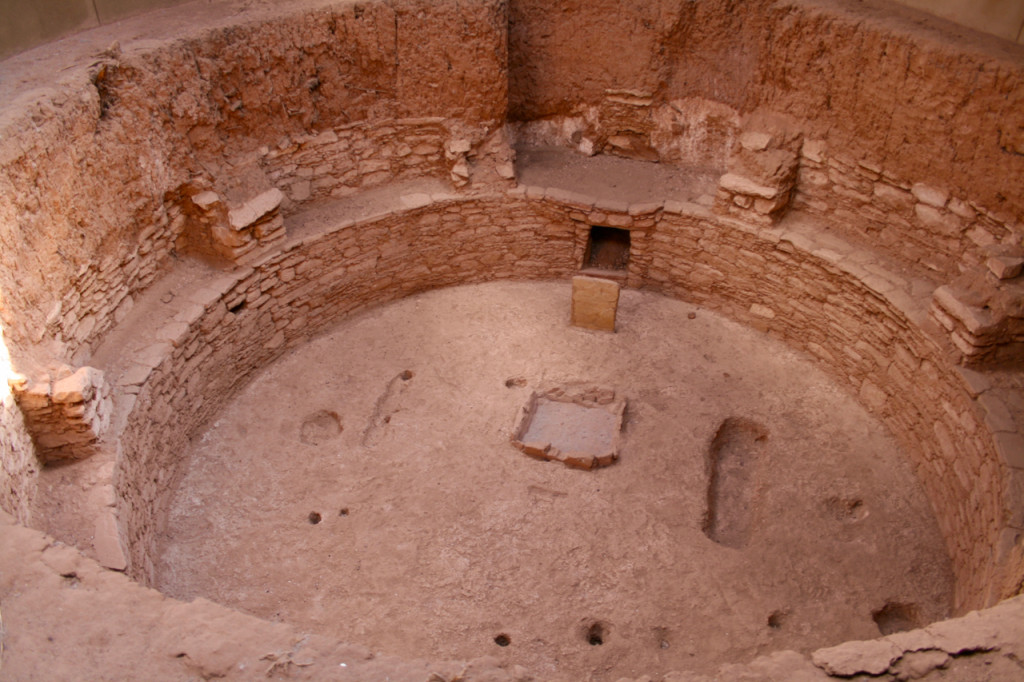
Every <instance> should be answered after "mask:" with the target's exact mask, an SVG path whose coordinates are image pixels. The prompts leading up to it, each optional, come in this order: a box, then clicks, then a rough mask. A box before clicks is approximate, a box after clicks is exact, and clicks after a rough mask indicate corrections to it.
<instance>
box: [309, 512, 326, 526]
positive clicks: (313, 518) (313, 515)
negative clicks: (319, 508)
mask: <svg viewBox="0 0 1024 682" xmlns="http://www.w3.org/2000/svg"><path fill="white" fill-rule="evenodd" d="M306 518H308V519H309V522H310V523H311V524H313V525H314V526H315V525H316V524H318V523H320V519H321V518H323V517H321V516H320V512H315V511H313V512H309V516H308V517H306Z"/></svg>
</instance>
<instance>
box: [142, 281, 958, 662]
mask: <svg viewBox="0 0 1024 682" xmlns="http://www.w3.org/2000/svg"><path fill="white" fill-rule="evenodd" d="M568 294H569V291H568V285H567V284H566V283H564V282H550V283H497V282H495V283H489V284H482V285H471V286H464V287H457V288H450V289H444V290H440V291H435V292H431V293H429V294H421V295H417V296H414V297H410V298H408V299H405V300H403V301H400V302H396V303H392V304H389V305H386V306H381V307H379V308H375V309H373V310H372V311H367V312H364V313H361V314H359V315H356V316H353V317H352V318H350V319H349V320H347V321H345V322H343V323H342V324H341V325H339V326H338V327H336V328H334V329H332V330H330V331H329V332H327V333H326V334H325V335H323V336H321V337H318V338H317V339H315V340H313V341H311V342H310V343H308V344H306V345H304V346H301V347H299V348H296V349H295V350H293V351H291V352H290V353H288V354H287V355H285V356H283V357H282V358H280V359H279V360H277V361H276V362H275V363H274V364H272V365H271V366H270V367H268V368H267V369H266V370H264V371H263V372H260V373H259V375H258V376H257V377H256V378H254V379H253V381H252V383H250V384H249V385H248V386H247V387H246V388H245V389H244V390H243V391H241V392H240V393H239V395H238V396H236V397H235V398H234V399H232V401H231V402H230V403H229V404H227V405H225V407H224V410H223V411H222V412H221V413H220V414H218V416H217V419H216V421H215V422H214V423H213V424H212V425H211V426H210V427H209V428H208V429H207V430H205V431H204V432H203V434H202V436H201V438H198V439H197V440H196V443H195V445H194V446H193V447H192V448H191V450H190V451H189V452H188V454H187V455H186V461H187V473H185V475H184V476H183V477H182V479H181V481H180V482H179V483H178V486H177V489H176V490H175V491H174V494H173V498H172V499H171V501H170V503H169V505H168V511H167V514H168V515H169V518H168V520H167V521H166V523H165V524H164V532H163V533H162V534H161V539H160V541H159V543H158V545H157V548H156V555H157V562H156V563H157V566H156V579H155V584H156V586H157V587H158V588H159V589H160V590H161V591H163V592H165V593H166V594H169V595H172V596H175V597H178V598H181V599H185V600H188V599H192V598H195V597H197V596H202V597H205V598H208V599H211V600H213V601H216V602H218V603H222V604H226V605H229V606H231V607H233V608H238V609H240V610H242V611H245V612H247V613H252V614H254V615H257V616H259V617H261V618H266V619H268V620H282V621H286V622H289V623H294V624H296V625H298V626H300V627H302V628H304V629H309V630H311V631H315V632H319V633H322V634H329V635H330V636H332V637H337V638H338V639H341V640H345V641H359V642H361V643H363V644H365V645H367V646H369V647H371V648H372V649H373V650H374V651H380V652H382V653H386V654H392V655H402V656H408V657H416V658H419V657H422V658H429V659H446V658H455V659H468V658H472V657H473V656H478V655H480V654H481V653H485V652H486V653H490V654H492V655H495V656H499V657H500V660H502V662H503V663H505V664H507V665H511V664H519V665H523V666H525V667H526V668H527V669H529V670H531V671H533V672H534V674H537V675H541V676H543V677H553V676H555V675H561V676H563V677H566V678H570V679H591V678H593V679H611V680H617V679H620V678H622V677H623V676H627V675H637V674H640V673H648V674H664V673H667V672H669V671H671V670H682V669H693V670H707V671H710V670H714V669H715V668H717V667H718V666H719V665H721V664H722V663H726V662H729V661H744V660H749V659H751V658H753V657H754V655H755V654H756V653H758V652H765V651H770V650H778V649H797V650H802V651H807V652H809V651H812V650H814V649H816V648H819V647H822V646H829V645H833V644H836V643H839V642H842V641H845V640H847V639H870V638H872V637H876V636H878V634H879V633H880V632H881V633H883V634H889V633H891V632H894V631H897V630H900V629H910V628H913V627H916V626H918V625H923V624H924V623H926V622H931V621H934V620H938V619H939V618H941V617H944V616H945V615H946V613H947V610H948V608H949V605H950V597H951V589H950V588H951V586H952V575H951V572H950V571H949V564H948V558H947V557H946V556H945V552H944V543H943V541H942V538H941V535H940V533H939V530H938V527H937V525H936V524H935V522H934V519H933V518H932V515H931V510H930V507H929V505H928V502H927V499H926V497H925V495H924V491H923V489H922V488H921V486H920V484H919V483H917V481H916V480H915V479H914V475H913V472H912V470H911V468H910V466H909V462H908V461H907V460H906V459H905V457H904V456H903V454H902V453H900V452H899V449H898V447H897V446H896V444H895V442H894V441H893V440H892V438H891V437H890V436H889V435H888V434H887V433H886V432H885V429H884V427H882V426H881V424H880V423H879V422H878V421H877V420H875V419H872V418H871V417H869V416H868V414H867V413H866V411H865V410H864V409H863V408H861V407H859V406H857V404H856V403H855V402H854V400H853V399H852V397H851V396H849V395H847V394H845V393H844V392H843V391H841V390H839V389H837V388H836V387H835V386H834V384H833V383H832V382H831V381H829V380H828V379H827V378H826V376H824V375H823V374H822V373H821V372H820V370H816V369H815V368H814V367H813V364H812V363H811V362H810V361H809V359H808V358H805V357H800V355H799V354H797V353H794V352H792V351H791V350H789V349H787V348H786V347H785V346H784V345H783V344H782V343H780V342H778V341H770V340H768V339H766V338H765V337H764V335H762V334H760V333H758V332H755V331H753V330H750V329H746V328H744V327H741V326H739V325H737V324H735V323H730V322H728V321H726V320H724V319H723V318H721V317H719V316H718V315H716V314H714V313H712V312H709V311H707V310H704V309H699V310H698V309H697V308H696V307H695V306H692V305H688V304H685V303H681V302H678V301H673V300H671V299H666V298H663V297H661V296H657V295H655V294H651V293H640V292H637V291H633V290H627V291H626V292H624V294H623V296H622V299H621V301H620V308H619V315H618V331H617V332H616V333H615V334H609V333H600V332H589V331H585V330H582V329H579V328H575V327H571V326H569V325H568V324H567V308H568V304H569V301H568ZM573 386H597V387H605V389H606V390H614V392H615V395H616V396H617V397H619V398H622V399H625V400H626V403H627V404H626V420H625V427H624V430H623V433H622V438H621V441H620V442H619V448H618V450H619V461H618V462H617V463H615V464H614V465H611V466H609V467H608V468H606V469H600V470H596V471H583V470H579V469H571V468H567V467H564V466H562V465H561V464H557V463H549V462H544V461H542V460H538V459H531V458H528V457H525V456H523V454H522V453H520V452H519V451H518V450H516V449H515V448H513V447H512V445H511V444H510V440H511V438H512V435H513V425H514V422H515V416H516V414H517V413H518V412H520V410H522V408H523V407H524V405H526V403H527V402H528V401H529V400H530V396H531V394H533V393H534V392H535V391H540V390H544V389H549V388H551V387H556V388H559V387H564V388H569V389H570V390H571V388H572V387H573ZM339 614H345V615H344V616H343V617H339ZM594 627H597V628H598V629H599V630H600V634H599V638H600V642H596V641H595V642H591V641H590V640H591V639H594V637H596V635H593V632H591V630H592V629H593V628H594ZM502 636H503V637H504V639H501V638H502ZM496 642H497V643H496Z"/></svg>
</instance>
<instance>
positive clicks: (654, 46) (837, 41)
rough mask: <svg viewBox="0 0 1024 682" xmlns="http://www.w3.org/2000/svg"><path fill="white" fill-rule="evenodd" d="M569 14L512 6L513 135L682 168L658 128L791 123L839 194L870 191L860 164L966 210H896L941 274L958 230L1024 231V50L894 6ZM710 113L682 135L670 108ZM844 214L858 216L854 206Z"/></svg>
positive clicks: (723, 5) (579, 8)
mask: <svg viewBox="0 0 1024 682" xmlns="http://www.w3.org/2000/svg"><path fill="white" fill-rule="evenodd" d="M561 6H562V7H563V8H564V9H565V10H566V12H565V13H564V14H561V13H559V14H553V13H551V12H549V11H546V10H545V3H544V2H541V1H540V0H515V1H514V2H512V3H511V6H510V31H509V35H510V43H509V51H510V52H509V65H510V67H509V68H510V71H509V78H510V82H511V90H510V99H509V110H510V117H511V118H512V119H513V120H516V121H522V122H524V123H525V124H528V125H531V126H534V127H536V126H538V125H540V124H541V122H545V121H547V122H550V123H552V124H556V125H555V127H564V122H566V121H570V122H571V121H579V122H580V123H577V124H575V125H576V126H577V127H580V128H583V131H582V133H581V134H580V135H581V137H580V138H579V139H577V140H576V142H577V143H578V142H579V141H580V140H581V139H589V140H590V141H591V143H592V144H593V145H594V146H595V147H596V149H597V150H598V151H604V152H606V153H621V154H624V155H626V156H631V155H635V154H636V153H637V152H639V151H642V152H643V153H645V154H648V155H652V154H653V155H655V156H657V157H659V158H663V159H665V160H672V159H673V158H674V157H675V158H678V155H679V150H678V149H673V148H672V147H671V145H670V144H669V143H668V140H666V139H665V138H664V137H661V136H660V135H659V133H658V132H657V131H659V130H661V129H664V128H665V127H666V126H665V125H658V124H657V122H658V121H665V122H666V123H667V128H668V129H669V130H672V131H673V132H674V133H675V135H674V137H675V138H677V139H680V138H681V139H688V138H690V137H691V136H693V135H698V137H700V138H701V139H707V134H706V133H705V132H703V131H702V130H701V128H700V126H695V127H688V126H687V123H686V120H687V119H689V120H690V121H691V122H692V123H691V126H694V125H695V124H697V123H699V122H700V121H701V120H705V121H707V120H710V121H712V128H721V133H717V132H716V133H714V134H713V135H712V138H713V137H714V136H715V135H719V136H720V135H721V134H728V129H729V127H730V125H735V124H730V117H729V116H728V115H726V113H725V112H726V111H727V110H728V109H731V110H733V111H734V112H735V117H736V119H739V118H742V117H745V116H748V115H751V114H755V113H757V112H762V111H769V112H777V113H782V114H786V115H789V116H790V117H792V118H793V119H794V120H796V121H799V122H800V124H801V126H802V129H803V132H804V134H805V137H807V138H808V139H811V140H822V141H824V142H825V143H827V146H828V149H830V150H832V151H831V153H830V154H829V158H830V159H833V160H834V164H835V166H836V167H837V172H838V173H839V174H841V175H844V176H846V178H847V182H846V184H845V185H844V184H843V183H842V182H839V184H840V187H842V188H849V189H852V190H854V191H862V189H859V188H861V185H862V183H861V182H859V181H860V180H861V178H859V177H858V176H859V175H861V174H862V173H861V171H860V170H857V169H858V168H859V166H858V164H859V163H860V162H863V163H864V164H865V165H864V166H863V169H864V172H866V173H867V174H868V175H870V174H871V170H872V169H873V170H874V172H875V173H876V174H880V173H882V172H884V173H886V174H887V175H888V176H889V178H894V179H895V180H896V181H895V182H894V183H893V184H894V186H896V187H898V188H899V189H901V190H903V189H907V190H909V188H910V187H911V186H912V185H914V184H917V183H923V184H925V185H928V186H932V187H935V188H937V189H939V190H942V191H945V192H947V193H948V198H949V199H950V200H951V201H952V202H960V203H952V204H951V205H947V206H946V207H945V210H939V211H938V213H935V212H932V211H931V210H928V209H930V208H936V209H937V210H938V208H939V207H933V206H930V205H928V204H925V206H926V207H927V208H926V209H925V210H924V211H923V212H922V213H921V214H918V215H916V216H915V213H914V208H915V207H914V205H913V204H912V205H910V206H909V207H908V209H909V210H903V209H902V208H901V210H900V211H899V213H900V214H901V216H902V215H903V214H907V215H906V218H905V219H910V220H911V221H912V222H914V226H915V228H923V229H924V231H923V232H919V233H918V235H919V236H918V237H917V239H918V241H920V242H923V243H924V244H927V243H929V242H930V241H932V240H934V241H936V242H938V244H939V247H940V249H941V251H942V252H943V256H944V257H945V263H943V265H946V266H948V264H949V260H950V259H955V253H954V250H953V249H952V248H950V249H947V243H946V242H948V240H949V238H950V236H951V235H950V232H951V231H953V230H954V228H953V224H955V223H957V222H960V221H963V222H965V223H966V224H965V225H964V228H965V229H966V230H967V231H970V230H971V223H972V221H976V220H981V221H982V222H987V221H988V220H992V221H994V222H996V223H998V224H1001V225H1005V226H1012V225H1019V224H1021V223H1024V199H1022V198H1021V195H1020V192H1018V191H1016V189H1015V186H1016V184H1017V182H1016V178H1020V177H1022V176H1024V119H1022V118H1021V113H1020V112H1021V111H1024V69H1022V63H1024V46H1021V45H1014V44H1013V43H1008V42H1002V41H998V40H994V39H990V40H987V41H985V40H980V39H978V40H971V39H970V38H969V37H961V38H960V41H959V42H958V44H957V48H956V49H950V37H949V35H948V34H946V33H943V32H942V31H941V30H940V29H939V28H938V27H937V26H933V25H931V24H929V23H928V22H927V21H923V20H922V19H921V18H920V15H916V14H914V13H911V12H909V11H908V10H902V9H901V8H897V7H893V6H892V5H890V4H889V3H882V2H850V1H846V0H842V1H837V2H831V3H828V6H827V7H826V6H824V5H822V3H819V2H815V1H814V0H798V1H795V2H773V1H771V0H755V1H753V2H745V3H741V4H739V5H737V4H735V3H730V2H726V0H721V1H719V0H715V1H713V2H700V3H682V4H680V3H674V2H670V0H663V1H659V2H647V1H641V0H631V2H629V3H626V4H625V5H624V4H623V3H620V2H612V1H611V0H596V1H595V0H587V1H586V2H583V1H581V0H566V2H563V3H562V5H561ZM627 8H628V9H627ZM701 101H709V102H713V103H714V104H715V105H716V106H717V107H721V108H722V112H721V113H714V114H712V115H711V116H710V119H709V117H708V115H706V114H705V115H698V116H692V115H691V116H682V117H679V118H678V120H674V121H672V120H671V119H672V118H674V116H673V114H675V113H676V112H674V111H673V108H674V109H676V110H679V112H680V113H682V112H687V111H688V109H689V108H690V107H693V106H694V104H695V103H696V102H701ZM658 112H664V113H663V114H659V113H658ZM705 127H706V126H705ZM617 137H618V138H622V139H621V140H615V141H613V140H614V138H617ZM616 142H618V144H616ZM841 164H847V165H848V167H847V168H846V169H844V168H842V167H841ZM849 164H852V168H851V167H849ZM711 165H713V164H711ZM954 177H955V182H952V181H951V179H952V178H954ZM836 182H837V181H835V180H833V181H830V184H834V183H836ZM872 182H873V180H872ZM864 189H866V188H864ZM811 191H812V192H813V187H812V190H811ZM868 194H869V195H870V192H868ZM886 198H888V197H886ZM836 199H839V201H838V202H837V203H838V204H840V205H841V204H847V203H848V202H849V201H850V200H852V201H853V204H852V205H853V206H859V205H860V204H861V203H862V202H859V198H858V197H856V196H852V197H850V196H842V197H840V196H837V197H836ZM890 201H899V200H898V199H896V198H895V197H893V198H892V199H891V200H890ZM971 202H973V203H974V204H976V205H977V206H979V207H981V208H982V210H981V211H978V210H977V209H975V208H973V207H970V210H971V211H975V212H977V213H979V215H980V216H981V217H980V218H974V217H971V216H966V217H965V216H961V215H958V214H957V213H956V212H955V211H954V210H953V209H954V208H956V207H958V206H961V205H963V206H968V207H969V205H970V203H971ZM914 203H917V202H916V200H915V202H914ZM836 207H837V208H839V207H841V206H836ZM964 213H967V211H966V210H965V211H964ZM869 217H870V218H871V219H873V220H875V221H877V219H878V218H877V215H869ZM846 223H848V224H850V226H851V227H854V226H855V225H856V222H851V221H849V220H848V221H846ZM876 229H877V228H876ZM997 231H998V230H997ZM1018 235H1020V229H1018ZM953 236H955V237H957V238H959V235H953ZM893 243H896V240H895V239H894V240H893Z"/></svg>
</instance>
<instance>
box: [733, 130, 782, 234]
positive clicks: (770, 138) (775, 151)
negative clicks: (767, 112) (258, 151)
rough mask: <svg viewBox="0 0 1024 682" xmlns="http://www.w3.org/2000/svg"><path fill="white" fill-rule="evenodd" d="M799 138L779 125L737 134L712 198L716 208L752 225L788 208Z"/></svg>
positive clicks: (770, 220)
mask: <svg viewBox="0 0 1024 682" xmlns="http://www.w3.org/2000/svg"><path fill="white" fill-rule="evenodd" d="M800 140H801V138H800V137H799V136H798V135H795V134H791V133H787V132H785V131H784V130H782V129H780V128H776V129H775V130H771V131H770V132H769V130H752V131H748V132H746V133H743V135H741V136H740V138H739V141H738V142H737V144H736V147H735V149H734V151H733V155H732V158H731V159H730V161H729V168H728V172H727V173H725V175H723V176H722V178H721V179H720V180H719V184H718V194H717V196H716V197H715V211H716V212H717V213H719V214H722V215H730V216H735V217H737V218H742V219H745V220H749V221H752V222H754V223H755V224H772V223H774V222H776V221H778V220H779V218H781V217H782V215H783V214H784V213H785V212H786V209H787V208H788V207H789V203H790V199H791V197H792V193H793V188H794V186H795V184H796V178H797V168H798V164H799V160H800V156H799V153H798V151H797V150H798V149H799V144H800Z"/></svg>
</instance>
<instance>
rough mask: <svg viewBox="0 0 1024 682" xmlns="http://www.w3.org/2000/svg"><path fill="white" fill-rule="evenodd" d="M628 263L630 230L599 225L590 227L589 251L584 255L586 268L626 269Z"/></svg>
mask: <svg viewBox="0 0 1024 682" xmlns="http://www.w3.org/2000/svg"><path fill="white" fill-rule="evenodd" d="M628 264H629V230H620V229H619V228H617V227H601V226H599V225H595V226H594V227H591V228H590V239H588V240H587V252H586V253H585V254H584V255H583V267H584V268H597V269H598V270H625V269H626V266H627V265H628Z"/></svg>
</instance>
